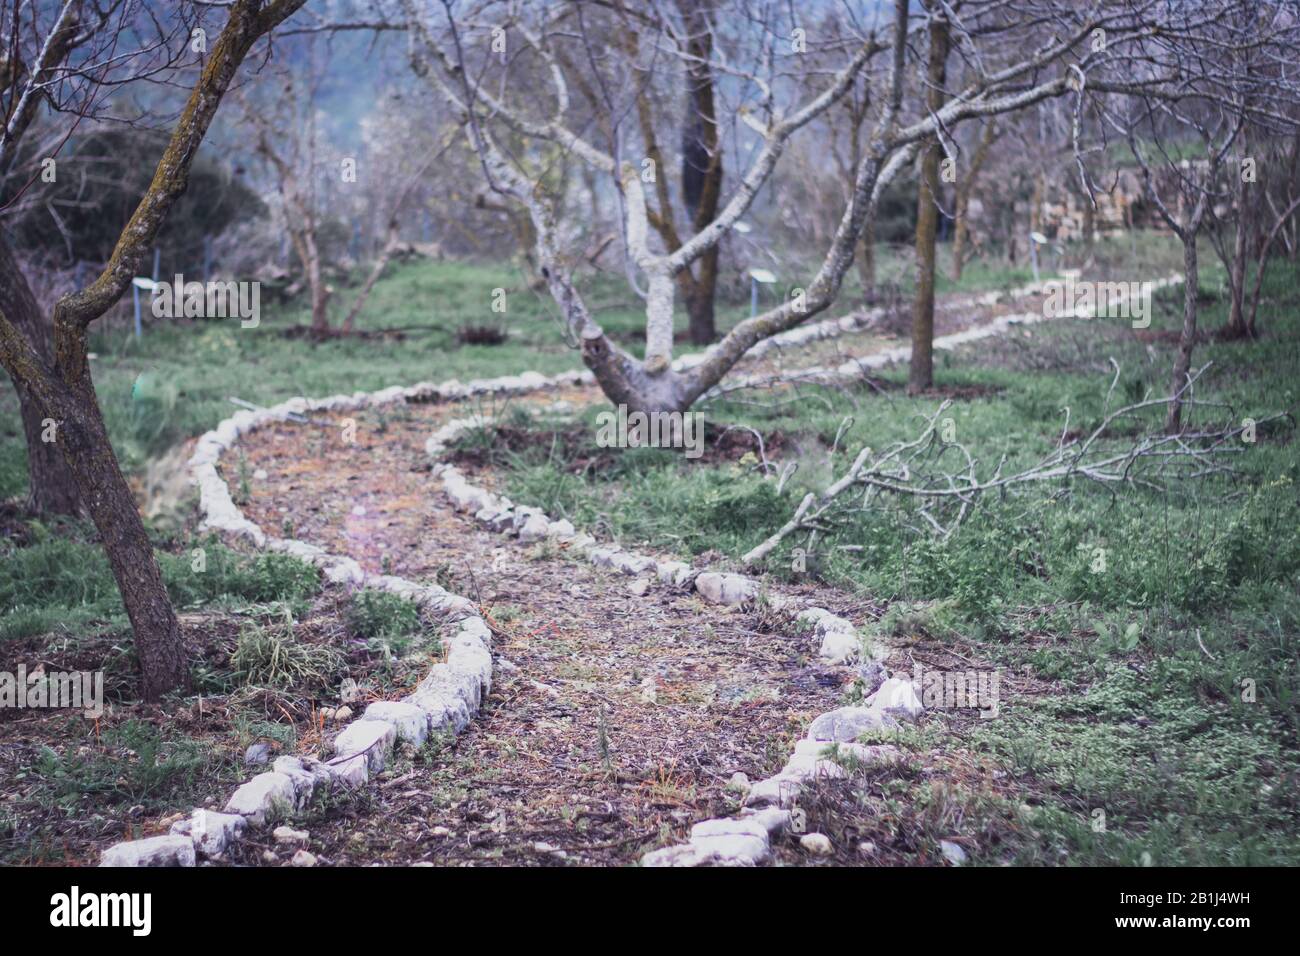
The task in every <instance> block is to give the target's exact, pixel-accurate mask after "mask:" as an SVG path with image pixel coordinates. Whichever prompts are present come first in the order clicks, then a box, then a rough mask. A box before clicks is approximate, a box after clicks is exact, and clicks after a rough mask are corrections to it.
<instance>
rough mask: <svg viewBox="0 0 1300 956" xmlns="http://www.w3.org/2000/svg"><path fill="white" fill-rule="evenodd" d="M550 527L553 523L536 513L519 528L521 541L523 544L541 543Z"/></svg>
mask: <svg viewBox="0 0 1300 956" xmlns="http://www.w3.org/2000/svg"><path fill="white" fill-rule="evenodd" d="M550 527H551V523H550V522H549V521H547V520H546V518H545V516H543V515H540V514H536V513H534V514H530V515H528V517H526V518H525V519H524V523H523V524H522V525H520V527H519V540H520V542H521V543H523V544H532V543H533V542H534V541H541V540H543V539H544V538H545V537H546V533H547V531H549V530H550Z"/></svg>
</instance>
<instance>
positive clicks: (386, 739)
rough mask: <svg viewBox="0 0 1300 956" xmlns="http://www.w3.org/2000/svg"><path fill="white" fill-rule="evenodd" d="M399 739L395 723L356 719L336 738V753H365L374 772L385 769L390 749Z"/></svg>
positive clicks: (347, 754)
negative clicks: (394, 727)
mask: <svg viewBox="0 0 1300 956" xmlns="http://www.w3.org/2000/svg"><path fill="white" fill-rule="evenodd" d="M396 739H397V731H396V730H394V729H393V725H392V724H390V723H388V722H387V721H384V720H366V719H365V718H364V717H363V718H362V719H361V720H354V721H353V722H352V723H350V724H348V725H347V727H345V728H344V729H343V733H341V734H339V735H338V736H337V737H335V738H334V753H335V755H336V756H339V757H353V756H356V755H358V754H364V755H365V757H366V763H367V764H368V765H369V767H370V770H371V771H372V772H374V773H379V771H381V770H383V769H384V764H386V763H387V762H388V754H389V751H391V750H392V749H393V743H394V741H395V740H396Z"/></svg>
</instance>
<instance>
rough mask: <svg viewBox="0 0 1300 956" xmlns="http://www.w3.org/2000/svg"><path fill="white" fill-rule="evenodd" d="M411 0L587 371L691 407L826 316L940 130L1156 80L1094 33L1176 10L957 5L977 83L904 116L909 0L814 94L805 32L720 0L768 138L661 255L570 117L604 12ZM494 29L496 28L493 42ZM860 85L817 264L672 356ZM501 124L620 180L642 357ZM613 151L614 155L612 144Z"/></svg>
mask: <svg viewBox="0 0 1300 956" xmlns="http://www.w3.org/2000/svg"><path fill="white" fill-rule="evenodd" d="M401 5H402V8H403V10H404V11H405V15H406V19H407V25H408V27H409V28H410V30H411V32H412V41H413V42H412V57H413V60H412V62H413V67H414V69H415V71H416V72H417V74H419V75H422V76H424V77H426V78H427V79H428V80H429V82H430V83H431V84H433V86H434V88H435V89H436V90H437V91H438V92H439V94H440V95H441V96H443V97H444V99H446V100H447V102H448V103H449V104H450V105H451V106H452V108H453V109H454V110H455V111H456V112H457V113H458V114H459V116H460V118H461V121H462V122H463V124H464V126H465V130H466V135H467V138H468V140H469V142H470V145H471V147H472V148H473V149H474V151H475V152H476V153H477V154H478V156H479V159H480V163H481V166H482V169H483V173H484V176H485V179H486V180H487V181H488V183H489V185H490V187H491V188H492V189H493V190H494V191H495V192H497V193H498V194H500V195H502V196H503V197H506V198H508V199H510V200H511V201H513V202H516V203H518V204H520V205H521V206H522V207H523V208H525V209H527V210H528V213H529V216H530V218H531V220H532V221H533V223H534V226H535V229H536V234H537V256H536V258H537V261H538V267H539V271H540V272H541V274H542V275H543V276H544V277H545V279H546V282H547V286H548V288H549V290H550V292H551V294H552V296H553V298H554V299H555V301H556V302H557V304H558V305H559V307H560V311H561V313H562V316H563V318H564V320H565V322H566V324H567V326H568V328H569V330H570V332H571V334H572V337H573V340H574V341H575V342H576V343H578V344H579V345H580V347H581V351H582V357H583V361H584V363H585V364H586V365H587V366H588V368H590V369H591V370H592V372H593V373H594V374H595V376H596V379H597V381H598V382H599V383H600V386H601V388H602V389H603V390H604V391H605V393H606V395H607V396H609V398H610V399H611V400H612V401H614V402H616V403H623V404H627V405H628V406H629V407H635V408H639V409H643V410H650V411H654V410H670V409H682V408H686V407H689V406H690V405H691V404H692V403H693V402H694V401H695V400H696V399H697V398H699V397H700V396H701V395H703V394H704V393H706V392H707V391H709V390H710V389H711V388H713V387H714V386H715V385H717V383H718V382H719V381H720V380H721V379H722V377H723V376H724V375H725V374H726V373H727V371H728V370H729V369H730V368H731V367H732V366H734V365H735V364H736V362H738V361H740V359H741V358H742V357H743V356H744V355H745V353H746V352H747V351H748V350H749V349H750V348H752V347H753V346H754V345H755V344H756V343H758V342H760V341H762V340H763V339H766V338H768V337H770V336H772V335H775V334H777V333H779V332H782V331H784V330H786V329H789V328H791V327H793V326H795V325H798V324H800V323H801V322H804V321H806V320H807V319H808V318H809V317H811V316H813V315H816V314H817V313H819V312H821V311H822V310H824V309H826V308H827V307H828V306H829V305H830V304H831V303H832V302H833V301H834V300H835V298H836V296H837V294H838V291H839V288H840V285H841V282H842V280H843V277H844V274H845V272H846V270H847V269H848V268H849V267H850V266H851V265H852V262H853V259H854V250H855V249H856V247H857V244H858V242H859V240H860V238H861V236H862V234H863V231H864V228H865V227H866V224H867V223H868V222H869V221H870V220H871V217H872V215H873V214H874V208H875V203H876V201H877V199H878V197H879V195H880V192H881V190H883V189H884V187H885V186H886V185H888V183H889V182H891V181H892V180H893V179H894V177H895V176H896V175H897V174H898V173H899V172H900V171H901V170H902V169H905V168H906V167H907V165H908V164H909V163H910V162H911V161H912V159H913V158H914V157H915V155H916V153H917V152H918V150H919V148H920V145H921V144H922V143H923V142H925V141H926V140H927V139H929V138H930V137H932V136H936V135H939V136H950V133H949V131H950V130H951V129H952V128H955V127H956V126H957V125H959V124H960V123H961V122H962V121H964V120H967V119H971V118H976V117H982V118H988V117H992V116H996V115H999V114H1001V113H1005V112H1011V111H1015V110H1019V109H1023V108H1025V107H1028V106H1031V105H1033V104H1035V103H1039V102H1042V101H1044V100H1047V99H1051V98H1054V97H1060V96H1065V95H1067V94H1071V93H1074V94H1075V95H1076V96H1077V97H1083V96H1092V95H1097V94H1104V93H1108V92H1109V93H1120V92H1135V91H1139V90H1140V89H1142V88H1144V86H1145V85H1147V84H1150V83H1154V82H1156V81H1157V79H1158V78H1157V77H1154V76H1153V77H1150V78H1146V79H1144V80H1142V81H1134V80H1132V79H1131V78H1130V77H1129V76H1127V75H1126V74H1125V73H1124V71H1122V70H1120V69H1118V68H1117V67H1116V62H1117V57H1116V55H1115V54H1114V53H1110V52H1106V51H1105V50H1098V49H1095V48H1093V47H1090V45H1089V40H1090V37H1092V35H1093V34H1094V32H1095V31H1097V30H1103V29H1104V30H1105V31H1107V32H1108V33H1109V34H1110V35H1111V37H1112V41H1111V49H1112V50H1114V49H1115V48H1117V47H1119V48H1122V44H1123V41H1124V39H1125V38H1126V37H1135V36H1139V35H1141V34H1142V33H1143V32H1144V31H1149V30H1150V29H1151V27H1152V23H1153V22H1155V18H1158V17H1159V16H1160V15H1161V11H1163V10H1164V9H1165V7H1166V6H1167V5H1166V4H1163V3H1158V2H1156V0H1144V2H1140V3H1135V4H1119V3H1116V4H1106V5H1103V6H1102V7H1101V8H1099V9H1092V8H1088V9H1084V8H1079V7H1076V6H1073V5H1070V4H1067V3H1064V2H1055V0H1051V2H1049V0H1036V2H1035V0H1030V2H1027V3H1025V4H1023V5H1018V6H1017V7H1016V8H1015V10H1012V8H1010V7H1009V6H1008V5H1007V4H1005V3H1003V2H998V0H968V2H966V3H963V4H960V5H959V9H958V5H954V4H948V5H946V6H945V7H944V10H945V13H948V12H950V11H951V12H952V13H953V20H952V27H951V30H952V35H953V41H952V42H953V48H954V49H956V50H959V51H961V55H962V56H963V58H964V59H968V60H969V61H970V62H971V63H972V64H973V68H972V70H971V74H972V75H971V78H970V80H969V82H966V83H964V84H963V86H962V87H961V88H960V89H958V90H955V91H954V92H953V95H952V96H951V97H950V98H949V99H948V100H947V102H945V103H944V105H943V106H942V107H941V108H939V109H938V110H933V111H927V110H924V109H922V108H920V106H919V105H918V104H912V105H911V106H910V107H909V108H908V109H905V108H904V94H905V90H906V89H907V87H908V85H909V84H908V83H907V77H908V76H909V40H910V38H911V36H912V34H913V33H916V32H919V31H920V30H921V29H924V27H925V26H926V24H925V23H921V24H920V25H919V26H918V28H917V29H916V30H913V29H912V28H911V27H910V24H909V14H910V10H909V5H908V4H907V3H906V2H903V0H897V2H896V3H895V4H894V7H893V17H892V19H889V18H887V12H886V11H882V10H880V9H879V8H876V9H875V10H874V16H875V17H876V18H877V19H876V20H875V21H874V22H871V23H865V24H857V36H856V38H855V40H854V43H853V46H852V47H845V48H843V56H842V59H841V62H840V64H839V66H838V67H837V68H835V69H833V70H829V71H826V74H825V80H824V82H823V84H822V85H821V88H820V90H819V91H818V92H817V93H816V94H814V95H811V96H809V97H808V98H807V99H804V100H803V101H802V102H791V100H792V99H794V97H793V96H791V95H790V91H791V90H792V89H793V90H795V91H796V92H797V90H799V89H802V88H806V86H807V84H806V83H790V82H787V80H786V77H787V76H788V75H789V74H790V73H791V71H797V70H798V68H799V66H800V64H801V63H802V62H803V61H801V60H800V59H799V56H800V54H799V53H798V52H797V51H798V50H799V49H800V46H799V44H800V42H802V41H806V34H807V30H806V29H805V28H804V27H803V26H801V25H800V23H799V21H798V20H797V19H795V20H791V19H788V18H787V19H782V17H783V16H785V14H784V13H781V12H779V10H778V8H776V7H774V6H768V5H758V4H752V3H747V2H745V0H734V2H733V3H731V4H730V5H728V6H726V8H725V9H720V10H719V12H718V13H717V14H716V17H715V18H716V20H718V21H722V20H724V19H725V20H726V21H727V22H732V23H743V24H747V25H750V29H749V30H747V31H746V32H745V33H744V34H743V36H741V37H740V39H741V40H743V41H744V42H743V43H738V44H737V45H736V46H735V48H734V49H731V50H729V51H728V54H727V56H725V57H723V56H720V55H719V53H718V51H717V50H715V52H714V55H713V57H712V60H711V68H712V70H713V71H714V72H715V73H716V74H717V75H726V76H728V77H729V78H730V82H732V83H734V84H735V85H737V86H743V87H744V89H745V90H746V91H749V94H750V95H749V98H748V100H746V101H745V102H743V103H741V104H740V105H739V106H738V107H737V112H736V115H737V118H738V120H739V121H740V122H742V123H743V124H744V125H745V126H747V127H748V129H749V130H751V131H752V132H753V134H756V135H757V137H758V140H757V142H756V143H755V144H754V145H753V148H752V151H751V157H752V158H751V159H750V160H749V162H748V163H747V164H746V166H745V168H744V170H743V172H741V173H739V174H738V175H737V177H736V178H735V185H734V187H733V190H732V192H731V193H730V195H728V196H727V197H726V198H725V199H724V201H722V202H721V204H720V207H719V211H718V214H717V215H716V216H715V217H714V218H713V220H712V221H711V222H709V223H708V224H707V225H705V226H704V227H703V228H702V229H700V230H699V231H698V232H697V233H696V234H695V235H694V236H693V237H692V238H691V239H689V240H687V241H685V242H683V243H682V244H681V245H680V246H679V247H677V248H676V249H672V250H663V251H660V250H658V249H656V248H655V246H654V244H653V241H652V238H651V236H650V232H649V216H648V213H647V203H646V196H645V189H644V185H645V184H644V183H643V181H642V179H641V176H640V170H639V168H638V166H637V165H636V164H635V163H633V162H630V161H628V160H627V159H626V158H624V157H623V156H621V155H620V152H619V148H616V149H614V150H612V151H611V150H610V149H606V148H602V147H601V146H599V145H597V144H596V143H595V142H593V141H592V139H591V137H589V136H587V135H585V130H584V129H583V128H582V127H581V126H576V125H574V124H573V123H572V122H571V113H572V111H571V109H570V97H569V90H570V88H571V87H573V86H579V85H580V84H581V82H583V79H582V78H581V77H576V76H574V75H573V74H572V71H570V70H568V69H566V67H565V63H567V62H576V61H577V60H578V59H579V58H578V57H577V56H568V55H562V54H561V51H562V50H564V49H565V48H566V47H573V46H577V47H582V48H586V49H591V50H595V49H597V48H599V49H602V50H609V49H612V47H610V46H607V45H605V44H602V43H600V41H599V38H598V37H597V35H596V33H597V24H596V23H595V22H594V20H595V18H594V17H593V16H591V15H589V14H588V13H586V11H590V10H592V9H601V5H595V6H590V5H588V6H584V5H582V4H578V3H574V2H566V0H556V2H552V3H538V4H535V5H529V6H528V7H527V8H510V9H509V10H508V11H507V12H506V14H505V15H503V16H502V17H501V18H500V19H496V20H495V21H494V17H493V14H494V13H499V12H500V11H499V9H489V8H490V7H492V5H491V4H483V5H480V6H477V7H472V8H470V9H467V10H464V11H461V10H457V9H455V8H453V5H452V4H451V3H449V2H441V3H435V2H433V0H401ZM1021 7H1023V9H1021ZM579 10H582V11H584V12H583V15H581V16H580V15H579ZM795 16H796V17H797V14H795ZM1207 16H1210V17H1211V18H1212V17H1213V14H1207ZM852 22H853V23H855V24H856V20H853V21H852ZM1198 23H1199V21H1198ZM494 30H495V31H500V32H498V33H496V34H493V33H492V31H494ZM507 35H508V36H510V37H513V38H514V42H515V43H516V45H517V46H519V47H520V49H518V50H517V51H516V53H515V54H514V55H512V56H510V57H501V56H499V55H495V56H494V54H493V53H492V52H491V49H492V47H491V42H492V40H491V38H492V37H493V36H495V37H497V38H501V37H505V36H507ZM664 46H665V45H662V44H661V45H660V47H659V48H656V50H655V51H654V52H655V53H656V54H659V55H672V56H679V55H680V51H679V50H677V49H676V48H675V47H674V46H672V45H667V48H666V49H664V48H663V47H664ZM609 55H613V54H612V53H611V54H609ZM882 58H883V61H882ZM521 60H527V61H528V62H529V63H530V64H532V65H533V66H534V67H535V70H534V73H533V74H531V75H540V76H544V77H546V78H547V80H548V83H549V91H548V92H549V95H548V96H546V97H542V96H541V94H540V91H539V90H538V88H537V87H536V84H535V83H527V84H521V83H512V82H511V81H510V79H509V69H510V68H511V65H512V64H515V63H517V62H519V61H521ZM502 71H505V72H502ZM624 72H625V73H626V74H627V75H629V76H636V75H638V69H637V64H635V63H629V64H628V65H627V67H626V68H625V70H624ZM860 78H861V79H862V80H863V81H865V82H866V83H868V84H869V85H870V86H871V87H873V88H880V89H883V90H884V93H883V95H881V96H880V97H878V99H879V100H880V102H881V104H882V106H881V111H880V119H879V121H878V122H877V123H876V125H875V127H874V128H873V130H872V132H871V136H870V138H869V141H868V143H867V145H866V148H865V149H864V150H863V152H862V156H861V158H860V160H859V162H858V165H857V168H856V169H855V170H854V182H853V188H852V191H851V193H850V195H849V198H848V200H847V202H846V204H845V208H844V211H843V215H842V217H841V219H840V222H839V225H838V227H837V229H836V230H835V234H834V236H833V238H832V240H831V242H830V247H829V248H828V249H827V251H826V254H825V256H824V259H823V261H822V264H821V266H820V268H818V269H817V271H816V273H815V274H814V275H813V276H812V277H811V278H810V279H809V281H807V282H806V283H805V284H804V285H803V286H802V288H801V289H799V290H798V291H797V292H796V293H795V294H793V295H791V296H789V297H788V298H787V300H786V301H784V302H783V303H781V304H780V305H779V306H776V307H774V308H772V309H770V310H768V311H767V312H765V313H763V314H761V315H759V316H756V317H754V318H753V319H750V320H747V321H744V322H741V323H739V324H738V325H737V326H735V327H734V328H733V329H731V330H730V331H729V332H728V333H727V334H726V335H725V336H723V338H722V339H721V340H720V341H719V342H718V343H717V344H715V345H714V346H713V347H712V348H710V349H709V350H708V351H707V352H706V353H704V354H703V355H702V356H698V357H691V358H690V359H689V360H686V361H679V362H677V363H674V362H673V355H672V352H673V311H674V309H673V303H674V291H675V286H676V277H677V276H678V274H679V273H681V271H682V270H683V269H687V268H690V267H691V266H692V265H693V264H694V263H697V262H698V261H699V260H700V259H701V257H703V256H704V255H705V254H706V253H708V252H709V251H710V250H712V249H714V248H715V247H716V246H717V244H718V243H719V242H720V241H721V239H722V238H723V236H725V235H726V234H727V232H728V231H729V230H730V229H731V228H732V227H733V226H734V225H735V224H736V222H737V221H738V220H739V219H740V218H741V217H742V216H743V215H744V214H745V213H746V212H747V211H748V210H749V209H750V207H751V205H752V203H753V202H754V199H755V197H756V196H757V195H758V194H759V192H760V191H761V190H762V189H763V188H764V186H765V185H766V184H767V183H768V181H769V179H770V177H771V176H772V173H773V170H774V169H775V168H776V166H777V163H778V161H779V159H780V157H781V155H782V153H783V152H784V151H785V149H786V147H787V145H788V144H789V142H790V140H791V139H792V137H794V136H796V135H797V134H799V133H800V131H801V130H804V129H805V128H806V127H808V126H809V125H810V124H811V123H813V122H814V121H815V120H817V119H818V118H819V117H821V116H823V115H825V114H826V112H827V111H828V110H829V109H831V108H832V107H833V106H834V105H835V104H837V103H839V102H841V101H842V100H843V99H844V98H845V96H846V95H847V94H848V92H849V91H850V90H851V89H852V88H853V86H854V84H855V83H856V82H858V81H859V79H860ZM634 96H635V90H632V91H630V92H627V93H625V94H624V95H622V96H620V97H616V98H612V99H611V101H610V104H609V105H608V106H607V107H606V108H605V115H604V116H603V120H604V123H603V125H604V127H605V128H606V129H617V128H618V127H619V121H620V120H621V117H622V116H623V114H625V113H629V112H630V111H631V110H632V109H634V103H633V102H632V98H634ZM909 114H910V115H909ZM504 131H509V133H510V134H511V135H513V136H516V137H520V138H522V139H523V140H524V141H526V142H531V143H534V144H537V143H542V142H545V143H549V144H552V145H553V146H558V147H559V148H561V149H563V150H564V151H566V152H567V153H568V154H570V155H572V156H574V157H575V158H576V159H578V160H580V161H581V162H583V163H586V164H587V165H589V166H590V167H592V169H593V170H594V171H595V172H596V173H597V174H598V175H600V176H602V177H607V178H608V179H609V180H611V181H612V182H613V183H614V185H615V186H616V187H617V189H618V194H619V197H620V208H621V219H622V222H621V229H622V232H623V234H624V235H625V236H626V247H627V251H628V255H629V257H630V259H631V261H632V262H633V263H634V264H635V266H636V267H637V270H638V271H639V273H640V275H641V276H642V277H644V283H645V290H644V291H645V298H646V349H645V353H644V357H643V358H642V359H639V360H638V359H637V358H635V357H634V356H632V355H630V354H628V353H627V352H625V351H624V350H622V349H621V348H619V347H618V346H616V345H615V344H614V343H613V342H611V341H610V339H609V338H608V337H607V336H606V335H605V333H604V330H603V329H602V328H601V327H600V325H599V324H598V323H597V322H596V321H595V320H594V318H593V317H592V316H591V314H590V312H589V310H588V309H587V306H586V304H585V302H584V300H583V297H582V295H581V293H580V291H579V290H578V288H577V285H576V283H575V281H574V274H573V261H574V258H575V257H574V255H573V254H572V253H571V252H569V251H566V250H565V249H564V248H562V241H561V238H560V237H561V234H562V233H561V229H560V225H561V224H560V223H559V221H558V219H557V216H558V211H557V207H556V204H555V202H554V199H553V197H552V196H550V195H548V193H547V190H546V188H545V183H544V179H543V177H542V176H541V175H540V174H539V171H538V170H537V169H536V168H535V164H532V165H530V158H529V151H528V150H522V151H518V150H509V149H506V148H505V147H504V145H503V143H504V140H503V138H502V137H503V132H504ZM614 145H615V147H619V140H617V139H615V142H614ZM620 148H621V147H620ZM634 280H635V277H634Z"/></svg>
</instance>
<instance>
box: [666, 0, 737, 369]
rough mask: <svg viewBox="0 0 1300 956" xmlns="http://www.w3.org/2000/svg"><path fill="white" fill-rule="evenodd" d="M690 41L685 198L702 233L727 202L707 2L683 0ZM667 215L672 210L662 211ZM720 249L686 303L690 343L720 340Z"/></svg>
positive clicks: (705, 261)
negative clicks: (716, 317) (717, 309)
mask: <svg viewBox="0 0 1300 956" xmlns="http://www.w3.org/2000/svg"><path fill="white" fill-rule="evenodd" d="M678 8H679V9H680V10H681V12H682V15H683V19H684V20H685V21H686V27H687V30H688V31H689V35H690V39H689V40H688V42H687V51H688V52H689V53H690V56H691V59H689V60H688V61H687V64H686V102H687V108H686V117H685V119H684V121H683V124H682V198H683V200H684V201H685V204H686V210H687V212H688V213H689V215H690V217H691V225H692V227H693V230H694V232H696V233H699V232H700V231H701V230H702V229H704V228H705V227H706V226H707V225H708V224H709V223H711V222H712V221H713V219H714V217H715V216H717V214H718V203H719V202H720V201H721V198H722V143H721V141H720V140H719V138H718V117H717V108H716V104H715V103H714V96H713V70H712V69H711V68H710V66H709V63H710V61H711V59H712V57H713V32H712V24H711V22H710V19H709V13H710V11H709V9H708V4H706V3H703V2H701V0H679V3H678ZM660 213H661V215H664V216H666V215H668V210H667V209H661V210H660ZM718 252H719V250H718V247H717V246H714V247H713V248H711V249H709V250H708V251H707V252H705V254H704V255H703V256H702V257H701V258H700V264H699V273H698V275H697V277H696V280H695V283H694V286H693V288H692V292H691V295H690V296H689V297H688V298H687V300H686V307H687V310H688V314H689V316H690V336H691V341H692V342H693V343H694V344H696V345H708V344H710V343H711V342H713V340H714V339H716V338H717V334H718V333H717V326H716V325H715V323H714V319H713V300H714V294H715V292H716V290H717V285H718Z"/></svg>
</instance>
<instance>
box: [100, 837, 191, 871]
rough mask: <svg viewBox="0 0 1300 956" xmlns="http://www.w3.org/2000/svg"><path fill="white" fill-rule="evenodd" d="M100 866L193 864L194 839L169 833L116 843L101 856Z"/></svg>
mask: <svg viewBox="0 0 1300 956" xmlns="http://www.w3.org/2000/svg"><path fill="white" fill-rule="evenodd" d="M99 865H100V866H193V865H194V841H193V840H191V839H190V838H189V837H187V836H178V835H176V834H170V833H169V834H167V835H165V836H155V837H146V838H145V839H143V840H127V841H126V842H124V843H115V844H113V845H112V846H110V847H109V848H108V849H107V850H105V851H104V852H103V855H102V856H100V858H99Z"/></svg>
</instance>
